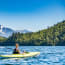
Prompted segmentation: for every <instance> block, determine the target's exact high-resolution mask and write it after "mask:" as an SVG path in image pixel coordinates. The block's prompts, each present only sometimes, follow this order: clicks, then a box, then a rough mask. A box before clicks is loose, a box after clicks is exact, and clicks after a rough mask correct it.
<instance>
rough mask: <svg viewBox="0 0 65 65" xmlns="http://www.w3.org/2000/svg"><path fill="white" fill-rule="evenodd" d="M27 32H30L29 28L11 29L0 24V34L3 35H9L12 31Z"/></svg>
mask: <svg viewBox="0 0 65 65" xmlns="http://www.w3.org/2000/svg"><path fill="white" fill-rule="evenodd" d="M18 32H20V33H28V32H31V31H29V30H26V29H24V30H13V29H11V28H8V27H3V26H2V25H0V36H3V37H9V36H11V35H12V33H18Z"/></svg>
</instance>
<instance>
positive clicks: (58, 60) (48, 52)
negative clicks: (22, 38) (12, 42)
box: [0, 46, 65, 65]
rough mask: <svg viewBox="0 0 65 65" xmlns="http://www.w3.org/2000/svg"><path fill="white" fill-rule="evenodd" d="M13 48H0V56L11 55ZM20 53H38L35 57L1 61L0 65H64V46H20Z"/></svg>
mask: <svg viewBox="0 0 65 65" xmlns="http://www.w3.org/2000/svg"><path fill="white" fill-rule="evenodd" d="M13 49H14V46H7V47H0V55H1V54H12V51H13ZM19 49H20V50H21V52H22V51H23V50H26V51H28V52H40V55H39V56H37V57H30V58H9V59H1V58H0V65H16V64H18V65H65V47H64V46H59V47H58V46H56V47H54V46H53V47H52V46H20V47H19Z"/></svg>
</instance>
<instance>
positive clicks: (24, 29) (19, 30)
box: [16, 29, 31, 33]
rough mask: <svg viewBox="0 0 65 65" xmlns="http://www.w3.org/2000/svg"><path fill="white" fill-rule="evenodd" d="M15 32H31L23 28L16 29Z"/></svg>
mask: <svg viewBox="0 0 65 65" xmlns="http://www.w3.org/2000/svg"><path fill="white" fill-rule="evenodd" d="M16 32H20V33H29V32H31V31H29V30H26V29H24V30H16Z"/></svg>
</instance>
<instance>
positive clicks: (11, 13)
mask: <svg viewBox="0 0 65 65" xmlns="http://www.w3.org/2000/svg"><path fill="white" fill-rule="evenodd" d="M63 20H65V0H0V24H1V25H3V26H5V27H9V28H12V29H14V30H23V29H27V30H31V31H33V32H35V31H39V30H42V29H45V28H47V27H48V26H52V25H54V24H57V23H58V22H61V21H63Z"/></svg>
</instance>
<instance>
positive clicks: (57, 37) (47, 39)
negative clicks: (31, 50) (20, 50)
mask: <svg viewBox="0 0 65 65" xmlns="http://www.w3.org/2000/svg"><path fill="white" fill-rule="evenodd" d="M6 42H11V43H16V42H18V43H19V44H20V45H43V46H44V45H46V46H48V45H49V46H51V45H52V46H55V45H61V46H65V21H62V22H61V23H58V24H55V25H54V26H52V27H49V28H48V29H44V30H41V31H39V32H34V33H25V34H22V33H13V34H12V36H10V37H9V38H8V40H7V41H6Z"/></svg>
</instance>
